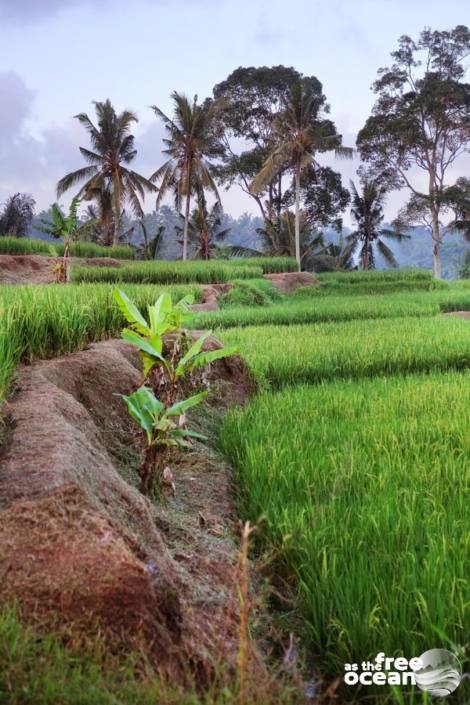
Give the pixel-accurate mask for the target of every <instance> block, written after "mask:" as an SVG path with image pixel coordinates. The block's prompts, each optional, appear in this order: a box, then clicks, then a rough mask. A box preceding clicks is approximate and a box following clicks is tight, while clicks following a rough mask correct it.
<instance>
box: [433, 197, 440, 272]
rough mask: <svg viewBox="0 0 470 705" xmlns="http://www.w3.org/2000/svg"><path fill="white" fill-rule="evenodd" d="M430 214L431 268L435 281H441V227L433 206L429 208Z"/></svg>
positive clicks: (436, 211)
mask: <svg viewBox="0 0 470 705" xmlns="http://www.w3.org/2000/svg"><path fill="white" fill-rule="evenodd" d="M431 212H432V266H433V270H434V276H435V277H436V279H441V277H442V275H441V226H440V224H439V213H438V210H437V208H436V207H435V206H432V207H431Z"/></svg>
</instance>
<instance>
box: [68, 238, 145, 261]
mask: <svg viewBox="0 0 470 705" xmlns="http://www.w3.org/2000/svg"><path fill="white" fill-rule="evenodd" d="M54 247H55V249H56V251H57V254H58V255H59V256H62V255H63V253H64V245H63V244H62V243H57V244H56V245H54ZM70 256H71V257H87V258H92V259H93V258H99V257H112V258H113V259H134V249H133V248H132V247H129V246H128V245H111V246H110V247H103V246H102V245H97V244H95V243H94V242H85V241H83V242H72V243H70Z"/></svg>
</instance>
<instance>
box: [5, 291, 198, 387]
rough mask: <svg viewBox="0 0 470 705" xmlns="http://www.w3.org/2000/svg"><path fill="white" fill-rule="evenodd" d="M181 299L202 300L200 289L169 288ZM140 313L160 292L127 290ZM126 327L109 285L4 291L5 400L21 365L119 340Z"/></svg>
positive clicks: (175, 297)
mask: <svg viewBox="0 0 470 705" xmlns="http://www.w3.org/2000/svg"><path fill="white" fill-rule="evenodd" d="M165 291H168V292H170V293H171V294H172V296H173V298H174V299H176V300H177V299H179V298H181V297H182V296H185V295H186V294H192V295H193V296H194V297H195V299H196V300H200V298H201V294H202V292H201V289H200V287H199V286H197V285H184V286H167V287H165ZM125 292H126V293H127V294H128V295H129V296H130V297H131V298H132V299H133V301H134V302H135V304H136V306H137V307H138V309H139V310H140V311H141V312H142V311H146V310H147V306H148V304H150V303H154V302H155V300H156V299H157V298H158V295H159V294H160V293H161V292H162V288H161V287H155V286H142V285H126V286H125ZM124 323H125V319H124V316H123V315H122V313H121V312H120V311H119V309H118V308H117V306H116V302H115V300H114V297H113V288H112V287H110V286H108V285H106V284H81V285H79V286H76V285H74V284H68V285H67V286H66V287H64V286H59V285H55V284H53V285H49V286H47V287H38V286H9V287H3V288H1V289H0V399H3V398H4V397H5V395H6V393H7V391H8V386H9V383H10V381H11V378H12V375H13V372H14V369H15V367H16V365H17V364H18V362H20V361H23V362H30V361H31V360H33V359H34V358H47V357H53V356H55V355H60V354H62V353H66V352H73V351H75V350H79V349H81V348H83V347H85V346H86V345H87V344H88V343H90V342H93V341H98V340H101V339H102V338H108V337H110V336H113V335H118V334H119V333H120V331H121V329H122V326H123V324H124Z"/></svg>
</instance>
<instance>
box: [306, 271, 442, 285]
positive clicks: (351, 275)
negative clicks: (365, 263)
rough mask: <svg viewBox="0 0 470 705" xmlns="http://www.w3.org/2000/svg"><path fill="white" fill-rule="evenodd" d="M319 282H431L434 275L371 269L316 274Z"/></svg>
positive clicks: (425, 272)
mask: <svg viewBox="0 0 470 705" xmlns="http://www.w3.org/2000/svg"><path fill="white" fill-rule="evenodd" d="M316 277H317V278H318V279H319V280H320V281H321V282H329V283H331V282H338V283H339V284H341V283H342V284H353V285H361V284H364V283H365V282H385V281H404V280H410V281H433V280H434V275H433V273H432V272H431V271H430V270H428V269H415V268H413V267H410V268H405V269H373V270H368V271H367V272H359V271H358V272H322V273H320V274H316Z"/></svg>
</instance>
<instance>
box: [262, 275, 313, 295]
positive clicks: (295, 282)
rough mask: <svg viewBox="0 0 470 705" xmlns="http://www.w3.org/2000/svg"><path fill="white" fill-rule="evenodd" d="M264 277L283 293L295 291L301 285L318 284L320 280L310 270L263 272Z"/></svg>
mask: <svg viewBox="0 0 470 705" xmlns="http://www.w3.org/2000/svg"><path fill="white" fill-rule="evenodd" d="M264 278H265V279H269V281H270V282H272V284H273V285H274V286H275V287H276V289H279V291H283V292H285V293H289V292H291V291H295V290H296V289H299V288H300V287H301V286H319V284H320V282H319V281H318V279H317V278H316V277H315V276H314V275H313V274H310V272H282V273H280V274H265V275H264Z"/></svg>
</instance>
